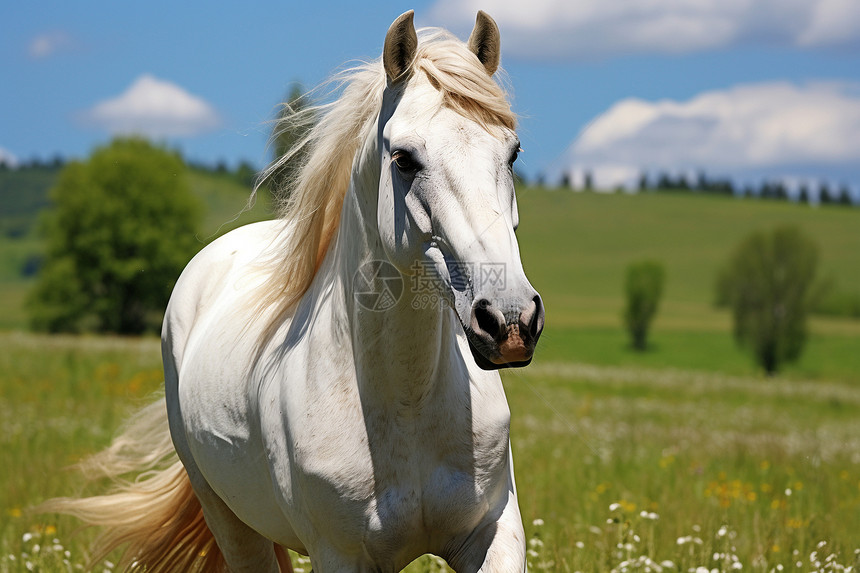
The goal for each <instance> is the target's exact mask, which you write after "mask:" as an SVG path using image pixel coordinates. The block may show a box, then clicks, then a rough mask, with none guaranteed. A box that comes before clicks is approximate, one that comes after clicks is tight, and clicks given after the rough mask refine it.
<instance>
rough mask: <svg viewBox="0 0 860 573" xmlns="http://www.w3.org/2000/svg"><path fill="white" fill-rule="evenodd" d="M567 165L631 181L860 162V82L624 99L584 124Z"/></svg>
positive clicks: (775, 85) (771, 85)
mask: <svg viewBox="0 0 860 573" xmlns="http://www.w3.org/2000/svg"><path fill="white" fill-rule="evenodd" d="M563 163H564V167H562V168H563V169H566V170H569V169H571V168H573V169H574V170H576V171H579V170H582V169H584V168H589V169H593V170H594V173H595V175H596V179H597V180H598V182H599V183H600V184H601V185H604V184H606V185H615V184H617V183H619V182H622V181H626V182H628V183H629V182H630V181H631V180H633V178H635V175H636V174H637V173H638V172H639V171H640V170H642V169H648V170H675V171H684V170H696V169H704V170H706V171H709V172H711V173H724V174H725V173H739V172H747V173H751V172H755V171H760V172H762V171H767V170H773V169H775V168H780V169H783V170H787V171H790V170H792V169H794V168H796V167H798V166H800V167H802V168H803V169H808V168H810V167H814V166H819V167H825V168H826V167H834V166H851V165H857V164H858V163H860V84H850V83H839V82H816V83H809V84H806V85H802V86H798V85H794V84H791V83H787V82H773V83H759V84H747V85H739V86H735V87H733V88H730V89H727V90H719V91H710V92H704V93H702V94H699V95H698V96H696V97H694V98H692V99H690V100H687V101H674V100H662V101H656V102H648V101H644V100H641V99H633V98H631V99H625V100H622V101H620V102H618V103H616V104H615V105H613V106H612V107H611V108H609V109H608V110H607V111H606V112H604V113H603V114H601V115H600V116H598V117H597V118H595V120H594V121H592V122H591V123H590V124H589V125H588V127H586V128H585V129H584V130H583V132H582V133H581V134H580V135H579V137H578V138H577V139H576V140H575V142H574V143H573V144H572V145H571V147H570V149H569V150H568V153H567V155H566V157H565V159H564V161H563ZM625 170H626V171H625ZM619 174H623V175H624V176H623V177H621V175H619ZM601 177H604V179H606V178H613V177H614V178H615V180H614V181H609V182H608V181H605V180H604V181H600V179H601Z"/></svg>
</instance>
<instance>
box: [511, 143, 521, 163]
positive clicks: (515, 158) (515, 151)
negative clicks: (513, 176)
mask: <svg viewBox="0 0 860 573" xmlns="http://www.w3.org/2000/svg"><path fill="white" fill-rule="evenodd" d="M522 151H523V148H522V147H517V148H516V149H515V150H514V152H513V153H511V158H510V160H508V163H510V164H511V165H513V164H514V162H515V161H516V160H517V157H519V156H520V153H522Z"/></svg>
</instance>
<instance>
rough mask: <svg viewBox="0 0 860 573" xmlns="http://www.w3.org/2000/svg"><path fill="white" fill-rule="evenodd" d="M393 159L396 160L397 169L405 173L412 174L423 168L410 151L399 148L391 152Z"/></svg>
mask: <svg viewBox="0 0 860 573" xmlns="http://www.w3.org/2000/svg"><path fill="white" fill-rule="evenodd" d="M391 159H392V161H394V164H395V165H396V166H397V169H399V170H400V171H402V172H403V173H409V174H412V173H415V172H416V171H418V170H419V169H420V168H421V166H420V165H419V164H418V162H417V161H415V159H413V157H412V155H411V154H410V153H409V152H408V151H403V150H400V149H398V150H397V151H395V152H394V153H392V154H391Z"/></svg>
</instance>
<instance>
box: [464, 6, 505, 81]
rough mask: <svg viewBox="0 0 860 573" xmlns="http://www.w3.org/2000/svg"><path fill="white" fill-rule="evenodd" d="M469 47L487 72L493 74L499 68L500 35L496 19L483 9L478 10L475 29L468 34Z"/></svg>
mask: <svg viewBox="0 0 860 573" xmlns="http://www.w3.org/2000/svg"><path fill="white" fill-rule="evenodd" d="M469 49H470V50H472V52H474V53H475V55H476V56H478V59H479V60H480V61H481V63H482V64H484V67H485V68H486V69H487V73H488V74H490V75H493V74H494V73H496V70H497V69H499V58H500V57H501V37H500V35H499V27H498V26H497V25H496V21H495V20H493V19H492V18H490V15H489V14H487V13H486V12H484V11H483V10H478V18H477V20H476V21H475V29H474V30H472V35H470V36H469Z"/></svg>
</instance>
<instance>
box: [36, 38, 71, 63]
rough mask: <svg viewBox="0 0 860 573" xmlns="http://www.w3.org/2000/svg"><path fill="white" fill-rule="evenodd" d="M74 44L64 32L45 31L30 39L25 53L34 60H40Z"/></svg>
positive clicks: (68, 48)
mask: <svg viewBox="0 0 860 573" xmlns="http://www.w3.org/2000/svg"><path fill="white" fill-rule="evenodd" d="M74 46H75V42H74V40H73V39H72V37H71V36H69V35H68V34H67V33H66V32H59V31H57V32H45V33H43V34H39V35H38V36H36V37H34V38H33V39H32V40H30V43H29V45H28V46H27V53H29V55H30V57H31V58H33V59H34V60H42V59H45V58H49V57H51V56H53V55H55V54H57V53H58V52H62V51H66V50H70V49H72V48H74Z"/></svg>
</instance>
